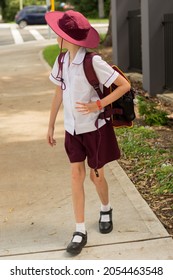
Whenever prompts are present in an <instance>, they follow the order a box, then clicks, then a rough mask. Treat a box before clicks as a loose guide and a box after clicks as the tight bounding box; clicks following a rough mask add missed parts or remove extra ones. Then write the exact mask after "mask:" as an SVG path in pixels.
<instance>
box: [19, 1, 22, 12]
mask: <svg viewBox="0 0 173 280" xmlns="http://www.w3.org/2000/svg"><path fill="white" fill-rule="evenodd" d="M19 9H20V10H22V9H23V0H19Z"/></svg>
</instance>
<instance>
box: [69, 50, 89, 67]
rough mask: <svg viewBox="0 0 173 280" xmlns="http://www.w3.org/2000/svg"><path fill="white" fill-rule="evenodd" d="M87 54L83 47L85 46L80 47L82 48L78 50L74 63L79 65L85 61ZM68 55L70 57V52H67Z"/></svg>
mask: <svg viewBox="0 0 173 280" xmlns="http://www.w3.org/2000/svg"><path fill="white" fill-rule="evenodd" d="M85 54H86V49H85V48H83V47H80V49H79V50H78V52H77V54H76V56H75V58H74V59H73V61H72V64H77V65H78V64H81V63H83V61H84V57H85ZM67 57H68V59H69V52H67Z"/></svg>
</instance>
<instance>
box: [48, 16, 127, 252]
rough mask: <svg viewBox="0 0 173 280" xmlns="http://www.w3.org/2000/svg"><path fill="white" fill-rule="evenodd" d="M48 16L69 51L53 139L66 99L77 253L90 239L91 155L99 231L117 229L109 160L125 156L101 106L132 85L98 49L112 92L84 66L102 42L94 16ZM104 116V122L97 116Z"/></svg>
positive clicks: (57, 80) (59, 81)
mask: <svg viewBox="0 0 173 280" xmlns="http://www.w3.org/2000/svg"><path fill="white" fill-rule="evenodd" d="M46 21H47V23H48V25H49V26H50V27H51V29H52V30H53V31H54V32H55V33H56V34H57V35H58V38H57V40H58V44H59V46H60V49H61V52H62V48H65V49H67V50H68V51H67V52H66V53H65V54H64V55H63V56H62V58H61V66H62V67H60V65H59V63H58V58H57V60H56V61H55V64H54V67H53V69H52V72H51V74H50V80H51V81H52V82H53V83H54V84H56V92H55V95H54V98H53V101H52V107H51V112H50V120H49V127H48V133H47V141H48V143H49V145H51V146H54V145H55V144H56V140H55V139H54V126H55V121H56V117H57V114H58V111H59V108H60V105H61V103H62V102H63V105H64V126H65V149H66V152H67V155H68V157H69V160H70V163H71V185H72V199H73V208H74V215H75V222H76V230H75V232H74V233H73V237H72V239H71V242H70V243H69V245H68V246H67V252H69V253H71V254H73V255H76V254H79V253H80V252H81V250H82V248H83V247H84V246H85V245H86V243H87V231H86V228H85V219H84V206H85V205H84V204H85V194H84V180H85V175H86V172H85V160H86V159H87V163H88V166H89V167H90V178H91V180H92V182H93V183H94V185H95V187H96V191H97V193H98V196H99V198H100V201H101V209H100V218H99V223H98V224H99V231H100V232H101V233H103V234H105V233H109V232H111V231H112V229H113V223H112V208H111V205H110V201H109V192H108V184H107V181H106V179H105V176H104V165H105V164H106V163H108V162H110V161H113V160H116V159H118V158H119V157H120V152H119V148H118V144H117V140H116V137H115V133H114V130H113V127H112V125H111V122H110V121H105V120H104V119H98V115H99V114H100V111H103V110H104V107H105V106H107V105H108V104H110V103H112V102H113V101H115V100H117V99H118V98H120V97H121V96H122V95H123V94H125V93H126V92H127V91H128V90H129V89H130V85H129V83H128V82H127V81H126V79H124V78H123V77H122V76H120V75H119V74H118V73H117V72H116V71H114V70H113V69H112V67H111V66H110V65H108V64H107V63H106V62H105V61H103V60H102V59H101V57H100V56H97V55H95V56H94V57H93V60H92V63H93V67H94V70H95V72H96V74H97V77H98V78H99V81H100V84H101V85H104V86H106V87H109V86H110V85H111V84H112V83H115V84H116V86H117V88H116V89H115V90H114V91H113V92H112V93H111V94H109V95H108V96H106V97H104V98H103V99H101V100H100V99H99V98H98V95H97V93H96V91H95V90H94V89H93V87H92V86H91V85H90V84H89V83H88V81H87V79H86V77H85V73H84V70H83V61H84V58H85V54H86V48H96V47H97V46H98V44H99V35H98V33H97V31H96V30H95V29H94V28H93V27H91V25H90V23H89V22H88V20H87V19H86V18H85V17H84V16H83V15H82V14H80V13H78V12H75V11H71V10H70V11H67V12H49V13H47V14H46ZM97 119H98V127H96V126H95V122H96V120H97Z"/></svg>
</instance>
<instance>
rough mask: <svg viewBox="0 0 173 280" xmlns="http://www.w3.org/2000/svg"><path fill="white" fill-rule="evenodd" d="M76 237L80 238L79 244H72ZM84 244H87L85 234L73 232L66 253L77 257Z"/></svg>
mask: <svg viewBox="0 0 173 280" xmlns="http://www.w3.org/2000/svg"><path fill="white" fill-rule="evenodd" d="M76 235H79V236H81V237H82V240H81V242H73V238H74V236H76ZM86 244H87V233H86V234H84V233H82V232H78V231H75V232H74V233H73V237H72V240H71V242H70V243H69V244H68V246H67V252H68V253H70V254H72V255H78V254H79V253H80V252H81V251H82V249H83V247H84V246H85V245H86Z"/></svg>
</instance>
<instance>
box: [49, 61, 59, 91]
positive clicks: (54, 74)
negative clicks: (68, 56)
mask: <svg viewBox="0 0 173 280" xmlns="http://www.w3.org/2000/svg"><path fill="white" fill-rule="evenodd" d="M58 70H59V67H58V57H57V58H56V60H55V63H54V65H53V68H52V71H51V73H50V76H49V79H50V80H51V82H53V83H54V84H55V85H57V86H60V85H61V82H60V81H59V80H58V79H57V74H58Z"/></svg>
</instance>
